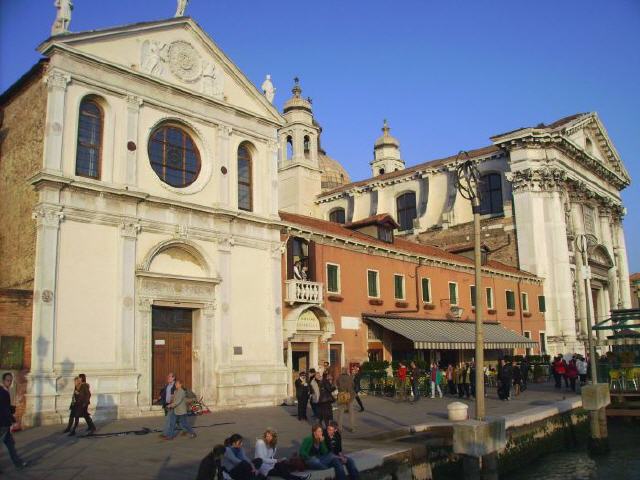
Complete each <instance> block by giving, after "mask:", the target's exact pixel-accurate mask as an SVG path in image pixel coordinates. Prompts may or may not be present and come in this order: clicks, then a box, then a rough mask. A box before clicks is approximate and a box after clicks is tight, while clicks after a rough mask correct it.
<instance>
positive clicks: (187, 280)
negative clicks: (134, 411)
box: [136, 271, 220, 409]
mask: <svg viewBox="0 0 640 480" xmlns="http://www.w3.org/2000/svg"><path fill="white" fill-rule="evenodd" d="M218 283H220V280H219V279H217V278H191V277H181V276H171V275H164V274H157V273H151V272H147V271H142V272H140V271H139V272H137V274H136V299H137V301H136V331H137V332H138V334H137V349H138V352H139V353H138V355H137V357H138V361H139V363H138V372H139V375H140V377H139V380H138V406H139V407H141V408H143V409H147V408H149V409H151V408H152V407H153V401H154V398H155V395H156V394H157V392H152V388H153V387H152V381H153V380H152V375H153V372H152V370H153V359H152V352H153V349H152V345H151V342H152V336H153V335H152V318H151V310H152V308H151V307H152V306H153V305H155V306H170V307H180V308H191V309H193V310H194V312H193V318H192V335H193V337H192V342H193V343H192V346H193V353H192V379H193V386H192V389H193V391H194V392H196V395H198V396H200V395H202V396H204V400H205V402H206V403H210V404H214V403H215V400H216V395H215V384H214V378H215V375H214V370H215V357H214V344H213V331H214V322H215V311H216V297H215V287H216V285H217V284H218Z"/></svg>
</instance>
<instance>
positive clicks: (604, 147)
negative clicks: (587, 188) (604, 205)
mask: <svg viewBox="0 0 640 480" xmlns="http://www.w3.org/2000/svg"><path fill="white" fill-rule="evenodd" d="M562 136H563V137H565V138H566V139H567V140H569V141H570V142H571V143H572V144H573V145H575V146H576V147H577V148H578V149H580V150H582V151H583V152H584V153H586V154H587V155H589V156H590V157H592V158H595V159H596V160H597V161H599V162H600V163H602V164H603V165H605V166H606V167H607V168H609V169H611V170H613V171H614V172H616V173H617V174H618V175H620V176H621V177H623V178H624V179H625V180H627V181H630V177H629V173H628V172H627V170H626V168H625V166H624V164H623V163H622V159H621V158H620V155H619V154H618V152H617V150H616V149H615V147H614V145H613V142H611V139H610V138H609V134H608V133H607V130H606V129H605V128H604V125H603V124H602V122H601V121H600V118H599V117H598V115H597V114H596V113H590V114H587V115H583V116H581V117H579V118H577V119H575V120H573V121H572V122H570V123H569V124H568V125H567V126H566V127H564V128H563V130H562Z"/></svg>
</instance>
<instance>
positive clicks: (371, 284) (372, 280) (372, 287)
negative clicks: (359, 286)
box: [367, 270, 378, 297]
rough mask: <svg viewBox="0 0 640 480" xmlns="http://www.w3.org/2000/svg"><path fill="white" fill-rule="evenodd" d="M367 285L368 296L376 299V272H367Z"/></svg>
mask: <svg viewBox="0 0 640 480" xmlns="http://www.w3.org/2000/svg"><path fill="white" fill-rule="evenodd" d="M367 284H368V288H369V296H370V297H377V296H378V272H372V271H371V270H369V271H368V272H367Z"/></svg>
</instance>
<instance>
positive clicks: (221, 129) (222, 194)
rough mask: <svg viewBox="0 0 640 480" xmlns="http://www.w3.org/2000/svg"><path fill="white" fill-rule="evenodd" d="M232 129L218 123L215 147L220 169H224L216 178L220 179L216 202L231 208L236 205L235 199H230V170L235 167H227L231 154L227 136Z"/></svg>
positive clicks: (228, 136) (215, 173)
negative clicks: (224, 171)
mask: <svg viewBox="0 0 640 480" xmlns="http://www.w3.org/2000/svg"><path fill="white" fill-rule="evenodd" d="M232 132H233V130H232V128H231V127H229V126H227V125H218V135H217V138H216V140H217V148H216V157H217V160H218V163H219V165H220V169H226V172H227V173H225V174H223V173H222V172H220V175H219V176H218V178H219V179H220V181H219V183H218V203H219V205H220V206H221V207H224V208H231V207H232V206H237V199H234V200H233V201H231V191H232V190H231V188H230V183H231V178H232V174H231V171H232V170H234V171H235V168H233V169H231V168H230V167H229V165H230V161H231V155H230V152H229V138H230V137H231V134H232ZM216 175H218V173H217V172H214V177H215V176H216Z"/></svg>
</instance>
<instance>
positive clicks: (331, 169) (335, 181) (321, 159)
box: [318, 152, 351, 191]
mask: <svg viewBox="0 0 640 480" xmlns="http://www.w3.org/2000/svg"><path fill="white" fill-rule="evenodd" d="M318 164H319V166H320V170H321V171H322V174H321V176H320V179H321V180H320V185H321V189H322V191H326V190H331V189H333V188H338V187H341V186H342V185H346V184H347V183H351V179H350V178H349V174H348V173H347V171H346V170H345V169H344V167H343V166H342V165H340V162H338V161H337V160H335V159H333V158H331V157H329V156H328V155H326V154H325V153H324V152H318Z"/></svg>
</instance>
